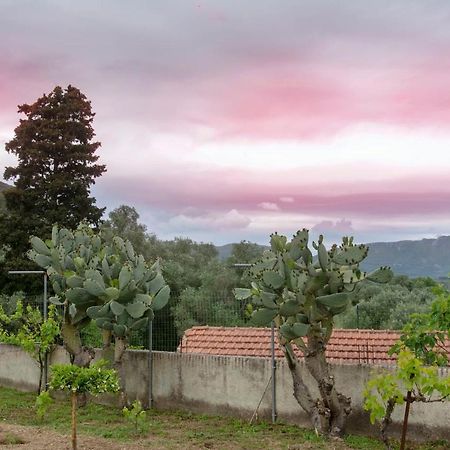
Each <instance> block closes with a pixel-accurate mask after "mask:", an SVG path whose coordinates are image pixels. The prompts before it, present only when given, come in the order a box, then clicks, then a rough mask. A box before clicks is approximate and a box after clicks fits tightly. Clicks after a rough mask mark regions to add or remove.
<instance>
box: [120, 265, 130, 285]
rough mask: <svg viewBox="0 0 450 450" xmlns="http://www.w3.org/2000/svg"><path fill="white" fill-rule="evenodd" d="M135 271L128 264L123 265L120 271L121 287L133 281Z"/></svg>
mask: <svg viewBox="0 0 450 450" xmlns="http://www.w3.org/2000/svg"><path fill="white" fill-rule="evenodd" d="M132 275H133V272H132V271H131V269H130V268H129V267H128V266H123V267H122V269H121V270H120V273H119V289H120V290H122V289H124V288H125V286H127V284H128V283H129V282H130V281H131V277H132Z"/></svg>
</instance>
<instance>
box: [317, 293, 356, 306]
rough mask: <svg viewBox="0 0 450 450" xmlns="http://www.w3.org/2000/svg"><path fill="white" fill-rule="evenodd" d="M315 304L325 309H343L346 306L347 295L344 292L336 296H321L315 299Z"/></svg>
mask: <svg viewBox="0 0 450 450" xmlns="http://www.w3.org/2000/svg"><path fill="white" fill-rule="evenodd" d="M316 301H317V303H319V304H321V305H323V306H327V307H330V308H332V307H334V308H339V307H344V306H347V305H348V302H349V295H348V294H347V293H346V292H339V293H337V294H330V295H323V296H321V297H317V298H316Z"/></svg>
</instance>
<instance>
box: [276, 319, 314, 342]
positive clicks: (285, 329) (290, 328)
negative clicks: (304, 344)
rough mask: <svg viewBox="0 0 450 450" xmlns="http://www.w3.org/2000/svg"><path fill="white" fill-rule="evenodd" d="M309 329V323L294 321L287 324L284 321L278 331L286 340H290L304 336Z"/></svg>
mask: <svg viewBox="0 0 450 450" xmlns="http://www.w3.org/2000/svg"><path fill="white" fill-rule="evenodd" d="M309 329H310V325H309V324H305V323H300V322H297V323H294V324H293V325H289V324H287V323H285V324H283V325H281V327H280V333H281V334H282V335H283V337H284V338H286V339H287V340H288V341H292V340H293V339H297V338H299V337H304V336H306V335H307V334H308V331H309Z"/></svg>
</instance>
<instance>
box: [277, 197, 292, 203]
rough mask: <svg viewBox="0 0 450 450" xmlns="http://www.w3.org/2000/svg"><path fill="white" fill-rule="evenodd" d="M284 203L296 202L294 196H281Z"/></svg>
mask: <svg viewBox="0 0 450 450" xmlns="http://www.w3.org/2000/svg"><path fill="white" fill-rule="evenodd" d="M280 202H282V203H294V197H280Z"/></svg>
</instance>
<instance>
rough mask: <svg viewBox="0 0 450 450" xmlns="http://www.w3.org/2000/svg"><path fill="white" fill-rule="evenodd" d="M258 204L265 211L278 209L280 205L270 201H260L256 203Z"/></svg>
mask: <svg viewBox="0 0 450 450" xmlns="http://www.w3.org/2000/svg"><path fill="white" fill-rule="evenodd" d="M258 206H259V207H260V208H262V209H265V210H266V211H279V210H280V207H279V206H278V205H277V204H276V203H271V202H261V203H258Z"/></svg>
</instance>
